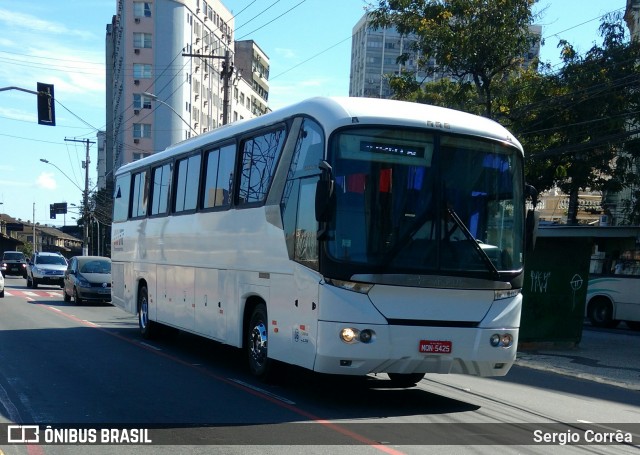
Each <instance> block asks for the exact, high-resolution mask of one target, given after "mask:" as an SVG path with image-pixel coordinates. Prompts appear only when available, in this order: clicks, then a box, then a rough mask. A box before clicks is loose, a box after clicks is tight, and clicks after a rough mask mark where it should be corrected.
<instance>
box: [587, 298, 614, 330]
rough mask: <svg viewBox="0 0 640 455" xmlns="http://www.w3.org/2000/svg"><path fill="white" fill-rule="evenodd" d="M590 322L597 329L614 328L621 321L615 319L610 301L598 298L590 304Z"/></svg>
mask: <svg viewBox="0 0 640 455" xmlns="http://www.w3.org/2000/svg"><path fill="white" fill-rule="evenodd" d="M589 320H590V321H591V324H593V325H594V326H595V327H606V328H614V327H615V326H617V325H618V323H619V322H620V321H616V320H615V319H613V306H612V305H611V302H610V301H609V300H608V299H604V298H597V299H594V300H593V301H592V302H591V303H590V304H589Z"/></svg>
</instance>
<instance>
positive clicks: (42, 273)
mask: <svg viewBox="0 0 640 455" xmlns="http://www.w3.org/2000/svg"><path fill="white" fill-rule="evenodd" d="M66 269H67V260H66V259H65V258H64V256H63V255H61V254H60V253H34V255H33V256H32V257H31V262H30V263H29V267H27V287H28V288H37V287H38V285H39V284H50V285H58V286H60V287H61V288H62V287H64V271H65V270H66Z"/></svg>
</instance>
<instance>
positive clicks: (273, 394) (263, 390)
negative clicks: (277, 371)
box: [227, 378, 296, 405]
mask: <svg viewBox="0 0 640 455" xmlns="http://www.w3.org/2000/svg"><path fill="white" fill-rule="evenodd" d="M227 379H228V380H229V381H231V382H235V383H236V384H240V385H241V386H242V387H246V388H248V389H251V390H255V391H256V392H260V393H262V394H263V395H267V396H270V397H271V398H275V399H276V400H280V401H282V402H283V403H287V404H290V405H295V404H296V402H295V401H291V400H289V399H288V398H284V397H281V396H280V395H276V394H275V393H272V392H269V391H268V390H265V389H261V388H260V387H256V386H254V385H251V384H249V383H248V382H244V381H241V380H239V379H234V378H227Z"/></svg>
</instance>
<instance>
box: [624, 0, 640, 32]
mask: <svg viewBox="0 0 640 455" xmlns="http://www.w3.org/2000/svg"><path fill="white" fill-rule="evenodd" d="M624 20H625V22H626V23H627V27H629V32H630V33H631V38H633V39H639V38H640V0H627V6H626V8H625V11H624Z"/></svg>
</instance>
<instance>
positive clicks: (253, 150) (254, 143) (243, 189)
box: [238, 128, 286, 205]
mask: <svg viewBox="0 0 640 455" xmlns="http://www.w3.org/2000/svg"><path fill="white" fill-rule="evenodd" d="M285 138H286V129H285V128H279V129H277V130H274V131H270V132H268V133H264V134H261V135H259V136H256V137H253V138H251V139H248V140H246V141H244V143H243V146H242V170H241V171H242V175H241V176H240V194H239V199H238V202H239V205H243V204H250V203H252V202H263V201H264V200H265V198H266V197H267V191H269V187H270V186H271V180H272V179H273V174H274V172H275V169H276V165H277V164H278V159H279V158H280V153H281V152H282V147H283V146H284V141H285Z"/></svg>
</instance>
